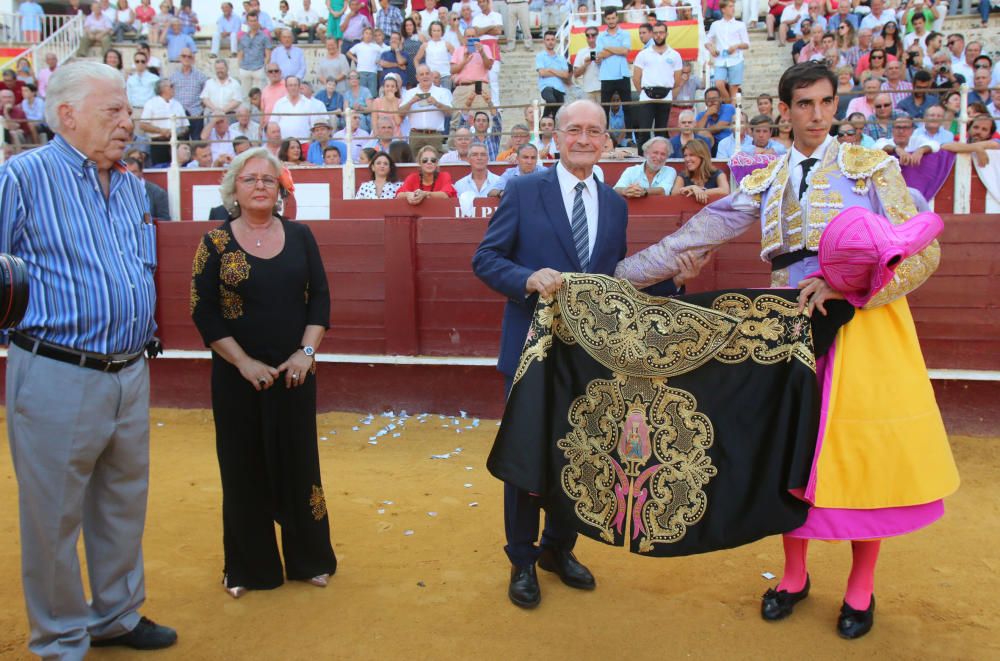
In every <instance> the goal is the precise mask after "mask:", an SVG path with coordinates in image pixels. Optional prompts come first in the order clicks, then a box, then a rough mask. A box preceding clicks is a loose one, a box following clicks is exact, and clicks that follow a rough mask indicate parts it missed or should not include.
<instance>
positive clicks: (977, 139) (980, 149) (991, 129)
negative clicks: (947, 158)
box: [941, 115, 1000, 165]
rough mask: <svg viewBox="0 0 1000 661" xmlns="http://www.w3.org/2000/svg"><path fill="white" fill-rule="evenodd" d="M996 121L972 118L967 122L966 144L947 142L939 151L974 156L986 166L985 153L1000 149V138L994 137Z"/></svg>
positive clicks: (986, 117) (987, 116)
mask: <svg viewBox="0 0 1000 661" xmlns="http://www.w3.org/2000/svg"><path fill="white" fill-rule="evenodd" d="M996 132H997V126H996V121H994V119H993V118H992V117H990V116H989V115H979V116H973V118H972V121H970V122H969V129H968V136H967V138H966V142H964V143H962V142H958V141H955V142H949V143H946V144H943V145H941V149H944V150H945V151H950V152H953V153H956V154H975V157H976V160H977V161H978V162H979V164H980V165H986V152H987V151H991V150H995V149H1000V138H998V137H997V135H996Z"/></svg>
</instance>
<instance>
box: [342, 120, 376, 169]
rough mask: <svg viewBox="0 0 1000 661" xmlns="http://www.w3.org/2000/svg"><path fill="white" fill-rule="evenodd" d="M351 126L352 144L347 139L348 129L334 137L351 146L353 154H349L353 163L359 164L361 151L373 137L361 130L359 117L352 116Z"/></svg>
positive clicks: (343, 129)
mask: <svg viewBox="0 0 1000 661" xmlns="http://www.w3.org/2000/svg"><path fill="white" fill-rule="evenodd" d="M350 126H351V132H350V133H351V139H350V142H348V139H347V133H348V131H347V128H346V127H345V128H342V129H340V130H339V131H337V132H336V133H334V134H333V137H334V138H335V139H338V140H340V141H341V142H343V143H344V144H345V145H348V144H349V145H350V152H351V153H350V154H349V156H350V159H351V161H352V162H354V163H357V162H358V161H359V160H361V150H362V149H364V147H365V146H366V145H367V144H368V142H369V141H370V139H371V136H370V135H368V133H367V132H366V131H364V130H363V129H362V128H361V121H360V119H359V116H358V115H355V114H352V115H351V120H350Z"/></svg>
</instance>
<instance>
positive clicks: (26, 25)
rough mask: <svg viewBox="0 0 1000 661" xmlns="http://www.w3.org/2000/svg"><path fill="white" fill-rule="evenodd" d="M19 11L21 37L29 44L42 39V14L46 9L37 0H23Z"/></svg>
mask: <svg viewBox="0 0 1000 661" xmlns="http://www.w3.org/2000/svg"><path fill="white" fill-rule="evenodd" d="M17 13H18V14H19V15H20V16H21V39H22V40H24V41H26V42H28V43H29V44H37V43H38V42H40V41H41V40H42V16H44V15H45V10H44V9H42V6H41V5H40V4H38V3H37V2H35V0H22V2H21V4H20V5H18V8H17Z"/></svg>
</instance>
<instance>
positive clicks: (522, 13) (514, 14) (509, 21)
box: [480, 0, 532, 53]
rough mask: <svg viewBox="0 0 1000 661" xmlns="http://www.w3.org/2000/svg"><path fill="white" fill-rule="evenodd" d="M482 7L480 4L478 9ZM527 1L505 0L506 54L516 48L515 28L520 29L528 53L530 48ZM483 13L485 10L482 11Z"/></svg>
mask: <svg viewBox="0 0 1000 661" xmlns="http://www.w3.org/2000/svg"><path fill="white" fill-rule="evenodd" d="M481 7H482V5H481V4H480V8H481ZM529 9H530V8H529V2H528V0H507V16H506V17H505V19H504V30H503V33H504V36H505V37H506V38H507V45H506V46H505V47H504V50H505V51H506V52H508V53H509V52H512V51H513V50H514V49H515V48H516V47H517V27H518V26H520V27H521V40H522V41H523V42H524V47H525V48H526V49H527V50H528V52H531V51H532V47H531V12H530V11H529ZM484 11H485V10H484Z"/></svg>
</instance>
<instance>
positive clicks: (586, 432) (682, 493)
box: [557, 374, 718, 553]
mask: <svg viewBox="0 0 1000 661" xmlns="http://www.w3.org/2000/svg"><path fill="white" fill-rule="evenodd" d="M697 405H698V402H697V400H695V398H694V396H693V395H691V393H688V392H686V391H684V390H680V389H677V388H671V387H669V386H667V382H666V379H662V378H655V379H645V378H635V377H631V376H625V375H621V374H616V375H614V377H613V378H612V379H610V380H605V379H595V380H594V381H591V382H590V383H589V384H588V385H587V390H586V393H585V394H584V395H581V396H580V397H577V398H576V399H575V400H574V401H573V404H572V406H571V407H570V411H569V422H570V424H571V425H572V427H573V428H572V430H571V431H570V432H569V434H567V436H566V437H565V438H562V439H559V441H557V447H558V448H559V449H560V450H562V451H563V454H564V456H565V457H566V459H567V460H568V463H567V464H566V465H565V466H564V467H563V469H562V471H561V482H562V488H563V491H564V492H565V493H566V495H567V496H569V498H570V499H572V500H573V501H574V510H575V512H576V515H577V517H579V518H580V520H581V521H583V522H584V523H586V524H587V525H590V526H592V527H594V528H596V529H597V530H598V531H599V532H600V535H601V538H602V539H604V540H606V541H608V542H610V543H615V542H616V537H618V536H620V537H618V539H621V540H622V541H623V542H624V543H625V546H627V547H631V546H633V544H634V543H635V540H638V543H637V547H638V548H637V549H635V550H637V551H638V552H639V553H648V552H650V551H652V550H653V548H654V546H655V545H656V544H672V543H676V542H678V541H680V540H681V539H683V538H684V536H685V535H686V534H687V530H688V528H689V527H690V526H693V525H695V524H697V523H698V522H699V521H700V520H701V518H702V517H703V516H704V514H705V511H706V509H707V507H708V497H707V495H706V494H705V491H704V488H705V485H706V484H708V482H709V480H711V479H712V478H713V477H715V476H716V475H717V474H718V469H717V468H716V467H715V466H713V465H712V460H711V458H710V457H709V456H708V454H707V453H706V450H708V448H710V447H711V446H712V443H713V441H714V429H713V427H712V423H711V420H709V419H708V417H707V416H705V415H704V414H702V413H699V412H698V411H697Z"/></svg>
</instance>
